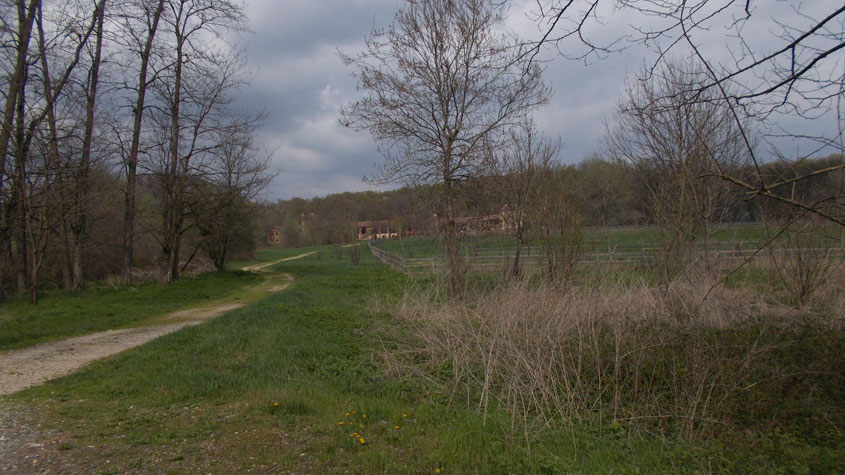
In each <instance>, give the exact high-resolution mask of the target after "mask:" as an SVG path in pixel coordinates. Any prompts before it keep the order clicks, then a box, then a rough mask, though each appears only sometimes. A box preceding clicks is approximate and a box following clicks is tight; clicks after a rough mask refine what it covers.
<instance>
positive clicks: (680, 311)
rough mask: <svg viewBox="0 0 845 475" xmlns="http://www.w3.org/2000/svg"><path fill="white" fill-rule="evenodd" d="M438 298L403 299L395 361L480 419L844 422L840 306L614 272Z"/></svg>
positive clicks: (704, 426) (687, 431)
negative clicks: (611, 277) (778, 302)
mask: <svg viewBox="0 0 845 475" xmlns="http://www.w3.org/2000/svg"><path fill="white" fill-rule="evenodd" d="M708 292H709V297H708V298H707V299H704V300H702V298H703V297H704V295H707V294H708ZM441 294H442V293H441ZM432 295H433V294H432V293H431V292H430V291H429V290H428V289H426V288H423V287H418V288H415V289H412V290H409V291H408V292H406V294H405V295H404V297H403V298H402V299H401V301H400V302H399V304H398V305H397V307H396V309H395V314H396V315H397V316H398V318H400V319H401V320H402V322H403V325H402V326H403V327H404V328H411V329H412V330H411V331H412V336H411V341H407V342H403V344H401V345H397V346H396V347H397V348H401V352H400V351H398V350H396V351H391V352H389V353H388V355H387V356H388V359H389V361H390V362H392V363H393V364H392V367H393V368H395V369H397V370H402V371H409V370H410V371H415V372H416V373H417V374H420V375H424V376H425V377H426V378H429V379H431V380H434V381H436V382H437V383H438V384H439V385H440V387H441V390H442V391H443V392H444V393H445V394H447V395H448V397H449V398H450V400H451V401H464V400H465V401H466V403H467V404H468V405H470V406H474V407H476V408H477V409H478V410H479V411H480V412H482V413H483V414H485V416H486V414H487V413H488V411H490V410H493V409H496V410H506V411H508V412H509V413H510V414H511V415H512V417H513V421H514V423H515V424H521V426H522V427H524V429H525V431H526V432H525V433H526V436H529V435H530V434H536V433H538V432H539V431H541V430H543V429H544V428H546V427H549V426H550V425H551V424H554V423H555V422H556V421H571V420H578V421H580V422H582V423H598V424H599V425H600V426H605V425H607V424H611V425H612V426H613V427H615V428H617V430H623V429H631V430H642V431H648V432H652V433H661V434H664V435H675V436H679V437H682V438H685V439H696V438H700V437H707V436H710V435H714V434H715V433H717V432H718V431H720V430H722V429H724V428H732V429H736V428H738V427H743V428H745V429H757V430H760V431H767V430H770V429H771V428H772V427H789V426H790V425H791V424H795V423H798V424H804V425H807V424H812V425H814V426H816V427H814V430H815V429H818V430H821V431H822V432H823V434H822V437H826V435H824V434H827V432H824V431H831V430H833V429H831V427H833V428H835V427H836V425H837V424H839V425H841V423H842V422H845V417H843V411H842V410H841V407H842V402H843V389H842V387H843V386H845V362H843V359H845V351H843V349H845V338H843V328H842V325H841V323H842V312H841V307H840V308H839V313H838V314H836V315H833V316H831V315H827V316H818V315H811V314H808V313H799V312H798V311H796V310H794V309H788V308H776V307H772V306H770V304H768V303H766V300H765V299H763V298H754V297H750V296H749V295H747V294H746V293H745V292H744V291H742V290H732V289H725V288H719V289H716V290H715V291H712V292H711V291H710V289H709V287H707V286H706V285H691V284H675V285H672V286H670V287H669V289H668V291H667V290H666V289H662V290H657V289H654V288H650V287H648V286H646V285H644V284H635V285H623V284H620V283H609V282H607V281H605V282H603V283H601V284H600V285H591V286H572V287H568V288H564V289H561V287H560V286H551V285H542V284H541V285H537V284H536V283H533V284H532V283H528V282H527V281H517V282H514V281H510V282H508V283H504V284H503V285H502V286H501V287H500V288H498V289H497V290H496V291H495V292H491V293H487V294H485V295H481V296H477V297H475V298H473V299H465V300H464V301H462V302H454V301H450V300H446V299H442V300H438V299H437V298H436V297H434V298H433V297H432ZM796 421H797V422H796ZM831 421H833V422H831ZM837 434H838V432H837Z"/></svg>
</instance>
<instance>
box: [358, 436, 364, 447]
mask: <svg viewBox="0 0 845 475" xmlns="http://www.w3.org/2000/svg"><path fill="white" fill-rule="evenodd" d="M358 441H359V442H361V445H364V438H363V437H358Z"/></svg>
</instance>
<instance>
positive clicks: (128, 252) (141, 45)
mask: <svg viewBox="0 0 845 475" xmlns="http://www.w3.org/2000/svg"><path fill="white" fill-rule="evenodd" d="M165 4H166V0H156V1H148V0H137V5H130V6H129V9H130V10H129V11H128V12H126V14H125V15H124V25H123V31H124V32H125V37H126V38H127V39H128V41H129V45H128V47H129V48H130V51H131V52H132V54H136V55H138V58H139V59H140V65H139V68H138V80H137V83H136V86H135V100H134V104H133V107H132V132H131V135H132V137H131V139H130V143H129V150H128V151H126V153H125V155H124V165H125V169H126V194H125V203H124V217H123V269H122V274H121V278H122V280H123V283H124V284H127V285H129V284H131V283H132V263H133V262H132V251H133V246H134V244H135V189H136V179H137V178H136V177H137V170H138V154H139V150H140V146H141V129H142V127H143V120H144V107H145V103H146V98H147V88H148V87H149V86H150V85H151V84H152V83H153V82H154V81H155V80H156V77H157V74H153V75H152V77H150V76H149V69H150V62H151V59H152V53H153V46H154V45H155V39H156V34H157V32H158V28H159V22H160V21H161V16H162V14H163V13H164V7H165ZM132 7H137V8H132ZM138 10H140V14H139V12H138Z"/></svg>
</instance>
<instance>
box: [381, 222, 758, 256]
mask: <svg viewBox="0 0 845 475" xmlns="http://www.w3.org/2000/svg"><path fill="white" fill-rule="evenodd" d="M582 237H583V252H584V253H603V252H608V251H609V250H614V251H616V252H630V251H640V250H642V249H651V248H654V247H655V246H657V245H658V234H657V230H656V228H653V227H614V228H608V229H607V230H604V229H601V228H586V229H584V231H583V234H582ZM764 240H765V229H764V228H763V227H762V226H760V225H753V224H751V225H744V224H743V225H731V226H726V227H724V228H722V229H718V230H716V231H715V232H714V233H712V234H711V235H710V242H711V244H712V245H713V246H714V247H720V246H722V247H724V246H733V245H736V244H740V245H742V246H744V247H745V248H746V249H753V248H754V247H755V246H756V245H757V244H759V243H761V242H764ZM700 241H703V240H700ZM698 245H699V246H702V247H703V242H700V243H699V244H698ZM378 246H379V248H380V249H384V250H385V251H388V252H392V253H396V254H399V255H401V256H403V257H406V258H430V257H439V256H442V255H443V250H442V249H441V247H440V243H439V241H438V240H437V239H434V238H411V239H402V240H392V241H384V242H380V243H379V244H378ZM459 246H460V252H461V254H466V255H473V254H479V253H481V254H484V253H488V254H490V253H492V254H496V253H498V252H505V253H508V252H512V251H513V248H514V247H515V246H516V241H515V240H514V239H513V238H511V237H509V236H502V235H488V236H478V237H468V238H464V239H462V240H461V242H460V245H459ZM534 246H536V244H533V243H530V242H529V243H528V247H532V248H533V247H534ZM525 251H527V252H531V251H530V250H528V249H526V250H525ZM534 251H535V252H536V249H534Z"/></svg>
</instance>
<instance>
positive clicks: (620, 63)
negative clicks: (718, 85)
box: [240, 0, 827, 200]
mask: <svg viewBox="0 0 845 475" xmlns="http://www.w3.org/2000/svg"><path fill="white" fill-rule="evenodd" d="M824 1H827V0H821V1H820V2H815V3H824ZM400 2H401V0H248V1H247V14H248V16H249V18H250V20H251V28H252V30H253V33H252V34H250V35H249V36H248V38H247V40H248V43H249V49H250V51H251V56H250V62H251V65H252V67H253V68H254V70H255V78H254V80H253V82H252V84H251V86H250V87H249V88H247V89H245V90H244V91H242V93H241V98H240V100H241V101H242V102H243V104H244V105H245V106H247V107H251V108H258V109H260V108H264V109H266V111H267V114H268V119H267V121H266V123H265V124H264V126H263V128H262V130H261V131H260V132H259V138H260V140H261V142H262V143H263V144H264V145H265V146H266V147H267V148H268V149H270V150H273V151H274V152H275V155H274V161H273V165H274V168H275V169H276V170H277V171H279V172H280V174H279V175H278V177H277V178H276V179H275V180H274V181H273V183H272V184H271V186H270V187H269V189H268V190H267V193H266V195H265V199H268V200H276V199H287V198H291V197H294V196H298V197H303V198H311V197H314V196H322V195H326V194H329V193H335V192H341V191H358V190H365V189H376V187H375V186H373V185H371V184H368V183H365V182H363V181H362V177H363V176H364V175H368V174H372V173H373V172H374V170H375V166H376V164H377V163H379V162H380V160H381V156H380V155H379V153H378V151H377V149H376V146H375V143H374V142H373V140H372V139H371V137H370V136H369V134H368V133H366V132H355V131H352V130H348V129H344V128H342V127H340V126H339V124H338V108H339V107H340V106H341V105H343V104H344V103H346V102H348V101H349V100H352V99H354V98H356V97H358V94H359V93H357V92H356V90H355V82H354V80H353V79H352V78H351V77H350V73H351V72H352V71H351V70H350V69H349V68H347V67H345V66H344V65H343V64H342V63H341V61H340V59H339V58H338V56H337V51H338V50H339V49H340V50H343V51H345V52H349V53H354V52H357V51H360V50H361V49H362V46H363V40H364V37H365V36H366V35H367V33H368V32H370V31H371V30H373V29H374V28H380V27H386V26H388V25H389V24H390V22H391V21H392V19H393V15H394V13H395V11H396V9H397V8H398V7H399V5H400ZM768 3H771V2H768ZM808 3H811V4H812V3H814V2H813V1H810V2H808ZM535 5H536V2H535V0H515V1H512V2H511V7H510V10H509V17H508V19H507V24H506V28H507V29H508V30H510V31H512V32H515V33H517V34H519V35H520V36H522V37H523V38H529V39H537V38H538V37H539V35H540V31H539V29H538V26H537V25H536V24H535V23H533V22H532V21H530V19H529V18H528V17H527V12H529V11H530V10H531V9H532V8H534V7H535ZM781 5H784V3H783V2H781ZM767 8H769V7H767ZM627 21H628V20H627V19H626V18H625V17H623V16H620V15H612V16H610V17H609V20H608V22H606V23H605V24H604V25H603V26H601V30H600V31H598V33H597V34H598V35H599V38H600V37H601V35H604V34H606V35H617V34H618V33H619V32H620V31H623V30H625V29H626V28H628V27H629V25H628V24H627V23H626V22H627ZM768 25H769V26H768V27H766V26H764V27H763V30H762V31H761V32H760V34H759V35H756V34H755V35H751V36H752V37H758V36H759V37H761V38H762V37H766V36H767V34H768V35H769V36H770V33H771V31H766V30H765V28H770V27H771V24H768ZM597 28H598V27H597ZM715 35H716V38H717V39H715V40H713V41H710V42H708V46H710V47H712V48H714V49H715V50H716V51H718V48H720V47H721V48H724V41H719V40H718V36H719V35H724V31H718V32H715ZM608 37H609V36H608ZM546 53H547V54H546V58H548V59H552V58H554V60H553V61H550V62H549V63H548V64H547V70H546V73H545V75H544V77H545V80H546V82H547V83H548V84H549V85H550V86H551V87H552V89H553V90H554V96H553V98H552V101H551V103H550V104H549V105H548V106H546V107H544V108H543V109H541V110H539V111H538V112H537V113H536V115H535V118H536V120H537V122H538V124H539V126H540V128H541V129H542V130H543V131H545V132H546V133H548V134H550V135H552V136H560V137H561V139H562V141H563V144H564V147H563V151H562V156H561V161H563V162H564V163H575V162H578V161H580V160H582V159H583V158H584V157H586V156H588V155H590V154H591V153H593V152H596V151H597V150H598V144H597V141H598V139H599V137H600V136H601V135H602V133H603V131H604V125H603V121H604V120H609V119H610V118H611V117H612V109H613V106H614V104H615V102H616V100H617V97H618V93H619V91H620V89H621V87H622V86H623V85H624V81H625V78H626V76H627V75H628V74H633V73H635V72H636V71H638V70H639V69H640V67H641V66H642V65H643V63H644V62H646V61H649V60H653V56H651V55H650V54H649V53H648V52H647V51H646V50H645V49H644V48H642V47H632V48H630V49H628V50H626V51H625V52H624V53H622V54H616V55H613V56H612V57H611V58H609V59H605V60H601V61H592V62H591V64H589V65H584V64H583V62H579V61H571V60H566V59H563V58H560V57H559V56H557V55H556V54H555V53H554V52H551V51H548V52H546Z"/></svg>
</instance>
